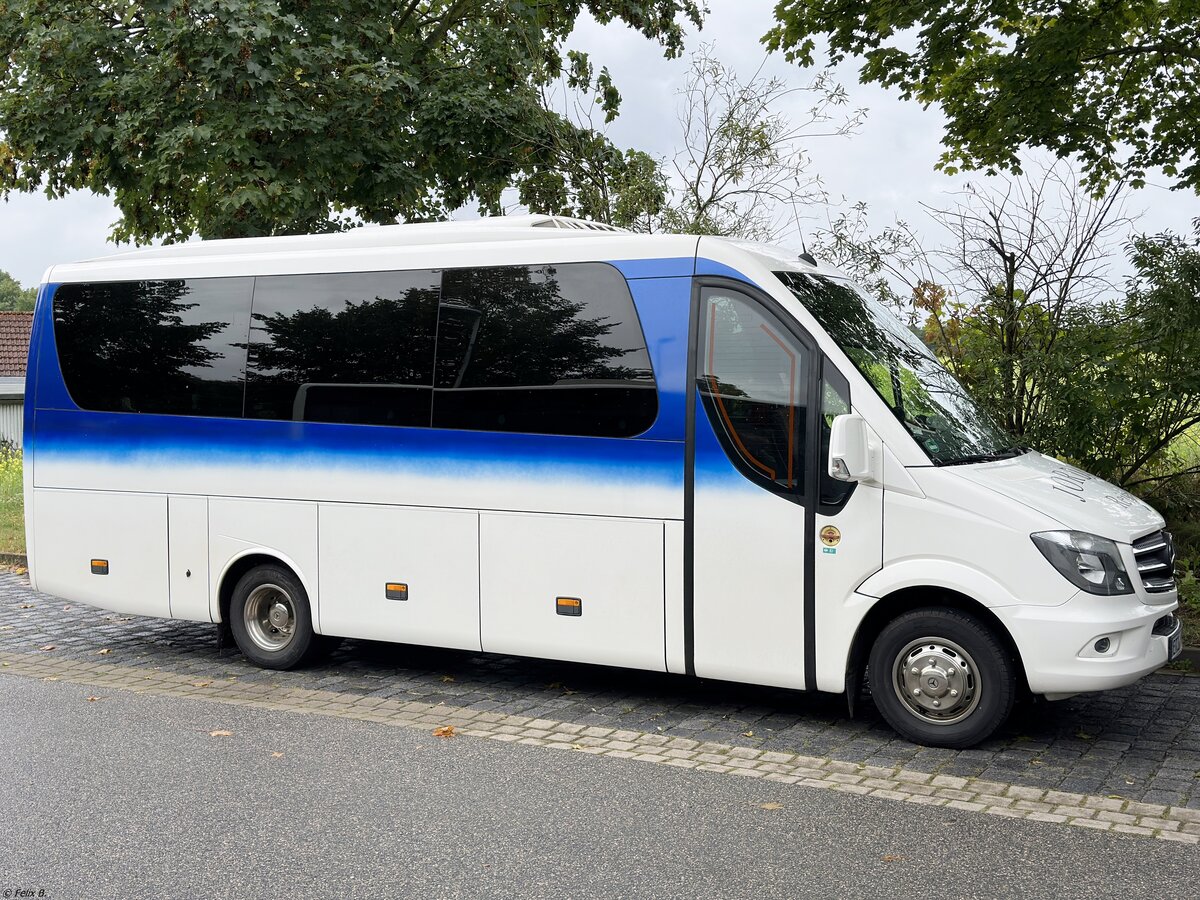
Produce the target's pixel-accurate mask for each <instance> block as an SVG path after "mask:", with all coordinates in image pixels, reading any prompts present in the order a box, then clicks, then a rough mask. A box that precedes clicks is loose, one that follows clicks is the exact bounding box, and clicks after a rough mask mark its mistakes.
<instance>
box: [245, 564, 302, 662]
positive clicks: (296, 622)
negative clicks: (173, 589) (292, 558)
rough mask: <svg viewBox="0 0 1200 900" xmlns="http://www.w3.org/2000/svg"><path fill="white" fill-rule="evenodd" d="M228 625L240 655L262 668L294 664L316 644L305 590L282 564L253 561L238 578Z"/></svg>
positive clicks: (300, 660)
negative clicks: (262, 563) (251, 567)
mask: <svg viewBox="0 0 1200 900" xmlns="http://www.w3.org/2000/svg"><path fill="white" fill-rule="evenodd" d="M229 625H230V627H231V628H232V629H233V637H234V640H235V641H237V645H238V649H240V650H241V651H242V654H243V655H244V656H245V657H246V658H247V659H248V660H250V662H252V663H254V664H255V665H256V666H262V667H263V668H265V669H291V668H294V667H295V666H298V665H300V664H301V663H302V662H304V660H305V659H307V658H308V657H309V656H310V655H311V652H312V651H313V649H314V647H315V646H316V641H315V640H314V638H315V637H316V636H315V635H314V634H313V627H312V612H311V610H310V609H309V605H308V592H307V591H305V590H304V585H302V584H301V583H300V580H299V579H298V578H297V577H296V576H295V575H294V574H292V573H291V572H290V571H289V570H287V569H285V568H283V567H282V566H272V565H265V566H257V567H255V568H253V569H251V570H250V571H249V572H247V573H246V574H245V575H243V576H242V577H241V578H240V579H239V580H238V583H237V586H236V587H234V589H233V597H232V598H231V601H230V604H229Z"/></svg>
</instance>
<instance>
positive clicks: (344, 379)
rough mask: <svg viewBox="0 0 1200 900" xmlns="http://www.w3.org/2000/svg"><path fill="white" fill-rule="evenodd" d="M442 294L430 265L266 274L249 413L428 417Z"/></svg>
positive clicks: (384, 420)
mask: <svg viewBox="0 0 1200 900" xmlns="http://www.w3.org/2000/svg"><path fill="white" fill-rule="evenodd" d="M437 297H438V275H437V273H435V272H428V271H422V272H367V273H353V274H341V275H278V276H270V277H265V278H259V279H257V281H256V284H255V288H254V311H253V316H252V321H251V327H250V357H249V365H248V371H247V376H246V378H247V381H246V416H247V417H248V418H255V419H292V420H295V421H304V422H349V423H358V424H368V425H410V426H426V427H427V426H428V425H429V404H430V394H431V390H432V384H433V343H434V340H433V339H434V330H435V328H436V324H437Z"/></svg>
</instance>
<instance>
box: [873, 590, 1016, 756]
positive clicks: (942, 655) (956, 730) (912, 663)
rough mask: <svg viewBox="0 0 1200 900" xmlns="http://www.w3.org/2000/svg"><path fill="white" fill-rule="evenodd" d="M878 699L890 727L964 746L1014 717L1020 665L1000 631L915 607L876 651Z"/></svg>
mask: <svg viewBox="0 0 1200 900" xmlns="http://www.w3.org/2000/svg"><path fill="white" fill-rule="evenodd" d="M868 666H869V668H868V672H869V677H870V683H871V697H872V699H873V700H874V701H875V706H876V707H877V708H878V709H879V712H880V713H881V714H882V715H883V717H884V719H886V720H887V723H888V724H889V725H891V726H892V727H893V728H894V729H895V730H896V731H898V732H899V733H900V734H901V735H902V736H904V737H906V738H908V739H909V740H911V741H914V742H915V743H918V744H926V745H929V746H933V747H950V748H954V749H964V748H966V747H973V746H974V745H976V744H978V743H980V742H981V741H983V740H986V739H987V738H988V737H990V736H991V735H992V733H993V732H995V730H996V729H997V728H999V727H1000V726H1001V725H1002V724H1003V723H1004V720H1005V719H1007V718H1008V714H1009V712H1010V711H1011V710H1012V706H1013V700H1014V698H1015V697H1016V693H1017V677H1016V665H1015V661H1014V660H1013V659H1012V657H1011V655H1010V654H1009V653H1008V651H1007V649H1006V648H1005V647H1004V645H1003V644H1002V643H1001V642H1000V640H999V639H998V638H997V637H996V635H995V634H994V633H993V631H992V630H991V629H990V628H989V627H988V626H987V625H986V624H984V623H983V622H981V621H980V620H979V619H977V618H976V617H974V616H971V615H969V614H968V613H964V612H960V611H959V610H955V609H936V608H928V609H915V610H912V611H910V612H907V613H904V614H903V615H901V616H898V617H897V618H895V619H893V620H892V621H891V622H889V623H888V624H887V625H886V626H885V627H884V629H883V631H881V632H880V633H879V637H877V638H876V639H875V644H874V645H873V646H872V648H871V656H870V661H869V663H868Z"/></svg>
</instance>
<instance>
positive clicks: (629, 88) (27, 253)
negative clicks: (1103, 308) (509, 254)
mask: <svg viewBox="0 0 1200 900" xmlns="http://www.w3.org/2000/svg"><path fill="white" fill-rule="evenodd" d="M709 6H710V13H709V15H708V17H707V19H706V22H705V26H704V29H703V30H702V31H701V32H699V33H695V32H693V33H691V34H689V36H688V50H692V49H695V48H696V47H697V46H698V45H699V44H701V43H705V44H708V45H711V52H712V54H713V55H714V56H715V57H716V58H717V59H719V60H721V61H722V62H724V63H725V64H727V65H729V66H731V67H733V68H734V69H736V70H737V71H738V73H739V74H740V75H742V76H743V77H745V78H748V77H750V76H751V75H752V74H753V73H754V72H755V71H756V70H758V69H759V67H760V66H761V67H762V73H763V74H764V75H766V76H779V77H781V78H784V79H785V80H787V81H788V83H789V84H791V83H795V84H803V83H807V82H809V81H811V80H812V77H813V75H814V74H815V72H814V71H804V70H801V69H800V68H799V67H797V66H795V65H793V64H790V63H788V62H787V61H786V60H785V59H784V58H783V57H782V55H780V54H773V55H770V56H768V54H767V52H766V50H765V48H764V47H763V46H762V44H761V43H760V40H761V37H762V35H763V34H765V33H766V31H767V30H768V29H769V28H770V27H771V25H772V23H773V8H774V2H773V0H709ZM569 46H572V47H575V48H577V49H580V50H586V51H588V52H589V53H590V54H591V55H592V58H593V61H594V62H595V64H596V65H597V67H599V66H601V65H606V66H607V67H608V68H609V71H610V72H611V73H612V75H613V78H614V79H615V81H616V84H617V87H618V88H619V89H620V90H621V93H622V96H623V103H622V106H621V115H620V117H619V118H618V119H617V121H615V122H614V123H612V125H610V126H609V127H608V135H609V137H610V138H611V139H612V140H613V141H614V143H616V144H617V145H618V146H622V147H637V148H638V149H642V150H645V151H647V152H649V153H651V154H653V155H655V156H659V157H666V158H669V157H671V156H673V155H674V153H675V151H676V149H677V148H678V146H679V142H680V127H679V125H678V122H677V110H678V104H679V98H678V96H677V92H678V91H679V89H680V88H681V87H682V86H683V84H684V82H685V80H686V76H687V68H688V60H687V57H686V54H685V55H684V57H682V58H679V59H675V60H667V59H664V58H663V56H662V53H661V50H660V48H658V46H657V45H656V44H654V43H652V42H650V41H647V40H646V39H644V38H643V37H641V36H640V35H638V34H636V33H635V32H633V31H631V30H630V29H628V28H625V27H623V26H620V25H608V26H601V25H598V24H596V23H595V22H594V21H591V20H584V21H581V22H580V24H579V26H578V27H577V29H576V32H575V34H574V35H573V36H572V39H571V40H570V41H569ZM834 75H835V77H836V78H837V79H838V80H839V81H841V82H842V84H844V85H845V87H846V89H847V91H848V93H849V104H848V105H849V107H851V108H859V107H863V108H866V110H867V114H866V119H865V122H864V123H863V125H862V127H861V128H860V129H859V131H858V132H857V133H856V134H855V135H853V136H851V137H840V138H838V137H831V138H817V139H814V140H813V141H812V142H811V143H810V144H809V145H808V146H807V151H808V153H809V154H810V156H811V159H812V171H813V172H814V173H817V174H819V175H820V177H821V179H822V181H823V183H824V186H825V189H826V190H827V191H828V193H829V194H830V196H831V197H832V198H833V199H834V200H835V201H838V202H842V203H844V205H845V206H847V207H848V206H849V205H850V204H852V203H855V202H859V201H862V202H865V203H866V204H867V205H868V208H869V219H870V223H871V228H872V230H873V231H878V230H880V229H881V228H883V227H884V226H887V225H889V224H891V223H893V222H894V221H895V220H897V219H899V220H902V221H904V222H907V223H908V224H909V225H910V226H911V227H912V228H913V229H914V231H915V232H916V233H917V234H918V236H919V237H920V238H921V240H922V242H923V243H925V244H926V245H927V246H934V245H935V244H936V242H937V241H938V240H939V238H940V230H939V227H938V226H937V225H936V223H934V222H933V221H932V220H931V219H930V218H929V216H928V214H927V213H926V212H925V211H924V210H923V208H922V203H925V204H930V205H933V206H935V207H937V206H946V205H948V204H949V203H950V202H951V198H950V195H952V194H954V193H956V192H958V191H961V190H962V188H963V187H964V183H965V182H966V181H968V180H969V181H971V182H973V183H975V184H976V185H983V184H986V183H987V182H988V180H989V179H987V178H986V177H985V176H982V175H979V174H969V175H966V176H962V177H953V178H952V177H949V176H946V175H943V174H941V173H938V172H937V171H935V169H934V166H935V164H936V162H937V160H938V157H939V156H940V154H941V146H940V143H939V142H940V138H941V134H942V118H941V116H940V114H939V113H938V111H937V110H936V109H928V110H927V109H922V108H921V106H920V105H919V104H917V103H915V102H914V101H906V100H902V99H901V98H900V97H899V95H898V93H896V92H895V91H888V90H884V89H882V88H879V87H877V86H875V85H861V84H859V83H858V76H857V63H856V62H855V61H854V60H849V61H846V62H844V63H843V64H842V65H840V66H839V67H838V68H836V69H835V70H834ZM803 109H804V98H803V96H801V97H799V98H798V99H797V108H796V109H795V110H794V111H793V113H792V114H793V115H794V116H795V117H797V118H799V117H801V116H802V113H803ZM780 111H781V112H783V113H785V114H787V113H788V109H787V108H786V107H783V108H781V110H780ZM1149 181H1150V182H1151V183H1150V184H1149V185H1148V186H1147V187H1146V188H1144V189H1143V190H1141V191H1139V192H1136V193H1134V194H1132V195H1131V197H1130V198H1129V201H1128V205H1127V210H1128V212H1130V213H1132V214H1135V215H1140V218H1139V219H1138V220H1137V222H1136V225H1135V228H1136V229H1137V230H1138V231H1142V232H1147V233H1157V232H1159V231H1162V230H1165V229H1170V230H1173V231H1176V232H1181V233H1190V231H1191V225H1190V223H1191V220H1192V219H1194V218H1196V217H1197V216H1200V197H1197V196H1196V195H1195V194H1191V193H1187V192H1178V191H1176V192H1172V191H1170V190H1168V189H1166V187H1165V181H1164V180H1163V179H1159V181H1158V183H1157V184H1155V183H1154V182H1155V178H1154V177H1153V176H1151V177H1150V179H1149ZM468 214H469V213H468ZM829 217H830V213H829V212H827V211H826V210H825V209H822V208H816V209H814V210H813V211H812V220H811V225H812V227H813V228H814V229H815V228H819V227H821V226H822V225H824V224H827V222H828V219H829ZM116 219H117V213H116V211H115V209H114V208H113V206H112V203H111V202H110V201H109V200H108V199H107V198H105V197H100V196H95V195H92V194H89V193H80V192H76V193H74V194H72V195H70V196H67V197H65V198H62V199H58V200H48V199H46V198H45V197H44V196H43V195H41V194H21V195H18V194H14V195H11V196H10V197H9V199H8V201H7V202H0V269H3V270H6V271H8V272H9V273H10V274H12V275H13V277H15V278H16V279H17V280H18V281H19V282H21V283H22V284H23V285H26V286H31V285H35V284H37V283H38V282H39V281H40V280H41V278H42V274H43V273H44V272H45V270H46V269H47V268H48V267H49V266H50V265H52V264H54V263H60V262H70V261H73V260H79V259H86V258H89V257H93V256H103V255H105V254H108V253H113V252H118V251H119V250H121V249H126V247H119V246H116V245H113V244H111V243H110V242H109V241H108V234H109V231H110V228H111V226H112V224H113V222H115V221H116Z"/></svg>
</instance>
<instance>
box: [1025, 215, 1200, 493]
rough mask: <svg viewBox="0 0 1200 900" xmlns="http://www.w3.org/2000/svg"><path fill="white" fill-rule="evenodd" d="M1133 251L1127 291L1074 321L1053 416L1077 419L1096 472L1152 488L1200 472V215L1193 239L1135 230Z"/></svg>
mask: <svg viewBox="0 0 1200 900" xmlns="http://www.w3.org/2000/svg"><path fill="white" fill-rule="evenodd" d="M1127 250H1128V254H1129V260H1130V262H1131V263H1132V265H1133V268H1134V274H1133V275H1132V276H1131V277H1130V278H1129V281H1128V284H1127V285H1126V294H1125V297H1124V298H1123V299H1122V300H1121V301H1120V302H1113V303H1109V304H1105V305H1103V306H1101V307H1100V308H1099V309H1095V310H1086V311H1084V312H1085V315H1083V316H1081V317H1079V318H1078V319H1077V320H1076V321H1075V322H1073V323H1072V324H1071V327H1070V328H1069V329H1068V332H1067V336H1066V340H1065V341H1064V345H1063V347H1062V348H1061V350H1060V351H1059V352H1060V353H1062V354H1063V355H1064V356H1066V357H1067V359H1068V360H1069V361H1070V362H1071V364H1072V368H1071V372H1070V377H1068V378H1064V379H1063V381H1062V384H1061V387H1060V388H1059V390H1057V391H1055V392H1054V394H1053V395H1052V396H1051V397H1050V398H1049V399H1050V401H1051V402H1050V403H1049V404H1048V406H1047V414H1048V415H1049V416H1051V417H1056V418H1059V419H1062V420H1064V421H1069V422H1071V423H1072V424H1073V428H1072V431H1073V432H1074V434H1075V435H1076V437H1075V447H1074V448H1073V453H1072V456H1074V457H1075V458H1076V459H1078V460H1080V461H1081V462H1082V463H1083V464H1084V465H1085V466H1086V467H1088V468H1089V469H1090V470H1092V471H1095V472H1097V474H1101V475H1103V476H1104V477H1106V478H1109V479H1111V480H1112V481H1115V482H1117V483H1118V484H1121V485H1125V486H1127V487H1140V488H1141V489H1142V490H1151V489H1157V488H1158V487H1159V486H1160V485H1162V484H1163V483H1164V482H1166V481H1168V480H1171V479H1177V478H1179V477H1180V476H1183V475H1189V474H1195V473H1200V464H1198V463H1197V461H1196V458H1195V453H1194V446H1189V445H1188V444H1187V442H1185V441H1182V439H1183V438H1184V437H1185V436H1186V435H1187V434H1188V433H1189V431H1191V430H1192V429H1193V428H1195V427H1196V426H1197V425H1200V367H1198V366H1197V365H1196V360H1197V359H1200V303H1197V298H1198V297H1200V220H1197V221H1196V232H1195V234H1194V236H1193V237H1192V238H1191V239H1190V240H1189V239H1186V238H1184V237H1181V236H1179V235H1175V234H1170V233H1163V234H1158V235H1137V236H1135V237H1134V238H1133V239H1132V240H1131V241H1130V242H1129V244H1128V247H1127ZM1185 451H1190V452H1185Z"/></svg>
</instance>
